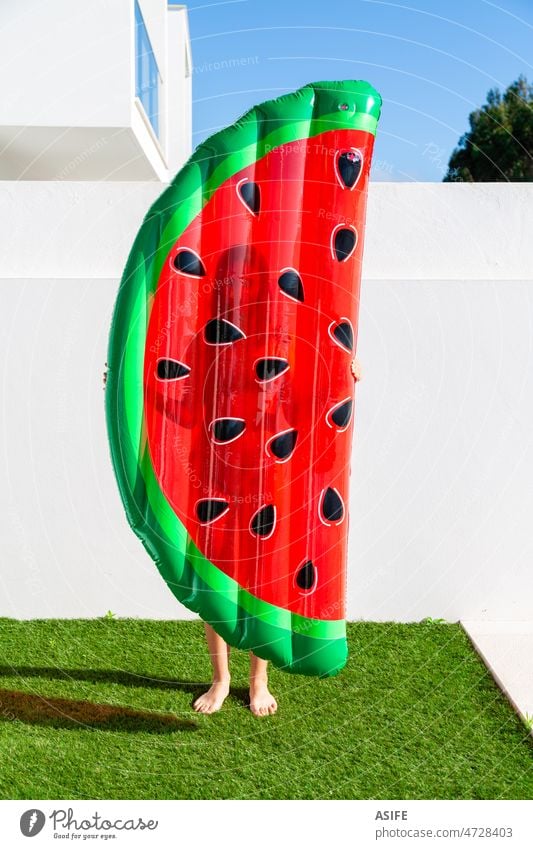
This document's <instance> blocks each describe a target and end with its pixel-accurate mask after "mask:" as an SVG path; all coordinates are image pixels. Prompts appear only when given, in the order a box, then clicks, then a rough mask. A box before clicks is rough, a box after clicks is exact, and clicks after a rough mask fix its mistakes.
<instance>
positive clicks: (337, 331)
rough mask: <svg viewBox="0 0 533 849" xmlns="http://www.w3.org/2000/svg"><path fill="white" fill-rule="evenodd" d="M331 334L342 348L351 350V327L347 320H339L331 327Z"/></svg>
mask: <svg viewBox="0 0 533 849" xmlns="http://www.w3.org/2000/svg"><path fill="white" fill-rule="evenodd" d="M333 335H334V337H335V339H336V340H337V342H339V344H341V345H342V346H343V348H348V350H349V351H353V327H352V325H351V324H350V322H349V321H341V322H340V323H339V324H337V326H336V327H335V328H334V329H333Z"/></svg>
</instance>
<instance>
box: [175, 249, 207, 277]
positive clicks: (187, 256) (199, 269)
mask: <svg viewBox="0 0 533 849" xmlns="http://www.w3.org/2000/svg"><path fill="white" fill-rule="evenodd" d="M174 267H175V268H177V270H178V271H182V272H183V274H192V275H193V276H194V277H204V276H205V268H204V264H203V262H202V260H201V259H200V257H198V256H197V255H196V254H195V253H193V251H186V250H185V251H180V252H179V253H177V254H176V256H175V258H174Z"/></svg>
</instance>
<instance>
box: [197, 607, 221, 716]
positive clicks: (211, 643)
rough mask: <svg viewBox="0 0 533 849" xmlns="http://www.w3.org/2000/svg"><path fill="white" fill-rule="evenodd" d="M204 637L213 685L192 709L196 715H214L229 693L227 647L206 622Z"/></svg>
mask: <svg viewBox="0 0 533 849" xmlns="http://www.w3.org/2000/svg"><path fill="white" fill-rule="evenodd" d="M205 636H206V639H207V647H208V649H209V657H210V658H211V666H212V667H213V683H212V684H211V686H210V688H209V690H208V691H207V693H203V695H201V696H198V698H197V699H196V701H195V702H194V705H193V707H194V709H195V711H197V712H198V713H215V711H217V710H220V708H221V707H222V705H223V704H224V699H225V698H226V696H227V695H228V693H229V682H230V674H229V646H228V644H227V643H226V642H225V641H224V640H223V639H222V637H219V635H218V634H217V633H216V631H214V630H213V628H212V627H211V625H208V624H207V622H206V623H205Z"/></svg>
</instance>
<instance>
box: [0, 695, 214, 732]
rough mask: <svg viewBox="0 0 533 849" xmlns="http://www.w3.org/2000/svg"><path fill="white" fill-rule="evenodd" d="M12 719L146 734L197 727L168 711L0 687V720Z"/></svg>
mask: <svg viewBox="0 0 533 849" xmlns="http://www.w3.org/2000/svg"><path fill="white" fill-rule="evenodd" d="M15 720H18V721H19V722H25V723H28V724H30V725H45V726H49V727H50V726H52V727H54V728H68V729H74V728H75V729H79V728H95V729H98V730H100V731H129V732H139V731H141V732H144V733H149V734H171V733H173V732H176V731H195V730H196V729H197V727H198V726H197V725H196V723H195V722H192V721H191V720H188V719H180V718H179V717H177V716H174V715H173V714H171V713H156V712H154V711H143V710H135V709H133V708H127V707H120V706H117V705H106V704H96V703H94V702H88V701H82V700H76V699H59V698H56V697H50V696H38V695H36V694H34V693H23V692H21V691H19V690H3V689H0V721H4V722H13V721H15Z"/></svg>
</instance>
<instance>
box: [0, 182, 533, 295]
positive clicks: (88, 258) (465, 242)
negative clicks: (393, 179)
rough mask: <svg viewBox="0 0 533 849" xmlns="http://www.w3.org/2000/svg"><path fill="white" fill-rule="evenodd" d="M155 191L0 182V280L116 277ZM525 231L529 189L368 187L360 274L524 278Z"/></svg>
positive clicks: (529, 268)
mask: <svg viewBox="0 0 533 849" xmlns="http://www.w3.org/2000/svg"><path fill="white" fill-rule="evenodd" d="M164 188H165V185H164V184H162V183H154V182H149V183H147V182H121V183H105V182H96V183H94V182H67V181H65V182H62V181H55V182H44V181H38V182H30V181H24V182H7V181H6V182H0V218H1V224H2V234H3V238H2V245H1V247H0V277H9V278H13V277H34V278H35V277H44V278H46V277H48V278H50V277H51V278H76V277H80V278H82V279H86V278H87V277H89V276H90V277H94V278H106V277H107V278H118V277H120V276H121V274H122V269H123V267H124V263H125V261H126V258H127V255H128V251H129V249H130V247H131V245H132V243H133V239H134V237H135V234H136V232H137V229H138V227H139V226H140V223H141V221H142V219H143V216H144V215H145V213H146V212H147V210H148V208H149V206H150V204H151V203H152V202H153V201H154V200H155V199H156V198H157V197H158V196H159V195H160V194H161V192H162V191H163V190H164ZM532 232H533V184H520V183H513V184H510V183H477V184H464V183H463V184H453V183H371V185H370V190H369V202H368V220H367V227H366V234H367V235H366V244H365V253H364V264H363V273H364V277H365V279H366V280H424V281H429V280H465V279H467V280H486V281H491V280H529V279H533V239H532V238H531V233H532ZM96 248H97V249H96Z"/></svg>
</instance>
